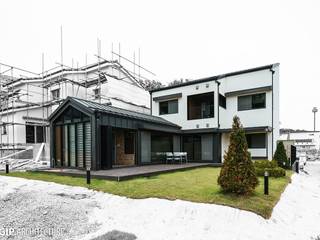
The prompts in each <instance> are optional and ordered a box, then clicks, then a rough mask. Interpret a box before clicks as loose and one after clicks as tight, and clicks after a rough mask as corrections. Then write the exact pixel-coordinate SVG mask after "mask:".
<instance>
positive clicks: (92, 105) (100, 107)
mask: <svg viewBox="0 0 320 240" xmlns="http://www.w3.org/2000/svg"><path fill="white" fill-rule="evenodd" d="M68 103H71V105H72V103H73V104H75V105H76V106H78V107H80V108H82V109H84V110H86V112H90V113H91V114H94V113H95V112H100V113H106V114H112V115H116V116H120V117H126V118H131V119H137V120H142V121H146V122H151V123H158V124H162V125H168V126H171V127H177V128H181V127H180V126H178V125H176V124H174V123H172V122H169V121H167V120H165V119H163V118H161V117H157V116H153V115H150V114H145V113H139V112H134V111H130V110H126V109H122V108H117V107H113V106H110V105H106V104H101V103H96V102H92V101H88V100H84V99H81V98H75V97H67V98H66V99H65V100H64V102H63V103H62V104H61V105H60V106H59V107H58V108H57V109H56V110H55V111H54V112H53V113H52V114H51V115H50V117H49V120H51V119H52V118H53V117H54V116H55V115H56V114H57V113H58V112H59V111H60V109H62V108H64V107H65V106H66V105H67V104H68Z"/></svg>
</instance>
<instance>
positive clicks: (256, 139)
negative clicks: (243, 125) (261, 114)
mask: <svg viewBox="0 0 320 240" xmlns="http://www.w3.org/2000/svg"><path fill="white" fill-rule="evenodd" d="M246 138H247V143H248V148H266V134H265V133H252V134H247V135H246Z"/></svg>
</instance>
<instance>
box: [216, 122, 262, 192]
mask: <svg viewBox="0 0 320 240" xmlns="http://www.w3.org/2000/svg"><path fill="white" fill-rule="evenodd" d="M218 184H219V185H220V186H221V188H222V190H223V191H224V192H232V193H237V194H249V193H251V192H253V190H254V189H255V187H256V186H257V185H258V178H257V176H256V172H255V168H254V165H253V162H252V160H251V155H250V152H249V151H248V144H247V140H246V136H245V132H244V130H243V127H242V125H241V123H240V119H239V117H238V116H235V117H234V118H233V124H232V131H231V135H230V145H229V147H228V151H227V152H226V153H225V155H224V161H223V165H222V168H221V171H220V175H219V177H218Z"/></svg>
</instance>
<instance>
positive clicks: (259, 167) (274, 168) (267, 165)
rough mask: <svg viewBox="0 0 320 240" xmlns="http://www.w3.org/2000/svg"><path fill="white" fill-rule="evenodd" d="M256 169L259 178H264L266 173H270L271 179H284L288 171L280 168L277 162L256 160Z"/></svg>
mask: <svg viewBox="0 0 320 240" xmlns="http://www.w3.org/2000/svg"><path fill="white" fill-rule="evenodd" d="M254 167H255V170H256V174H257V175H258V176H261V177H262V176H264V172H265V171H268V173H269V176H270V177H284V176H286V171H285V170H284V169H283V168H281V167H278V164H277V162H276V161H275V160H272V161H269V160H256V161H255V162H254Z"/></svg>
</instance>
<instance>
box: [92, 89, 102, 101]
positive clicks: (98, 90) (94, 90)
mask: <svg viewBox="0 0 320 240" xmlns="http://www.w3.org/2000/svg"><path fill="white" fill-rule="evenodd" d="M93 95H94V99H99V97H100V95H101V88H95V89H93Z"/></svg>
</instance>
